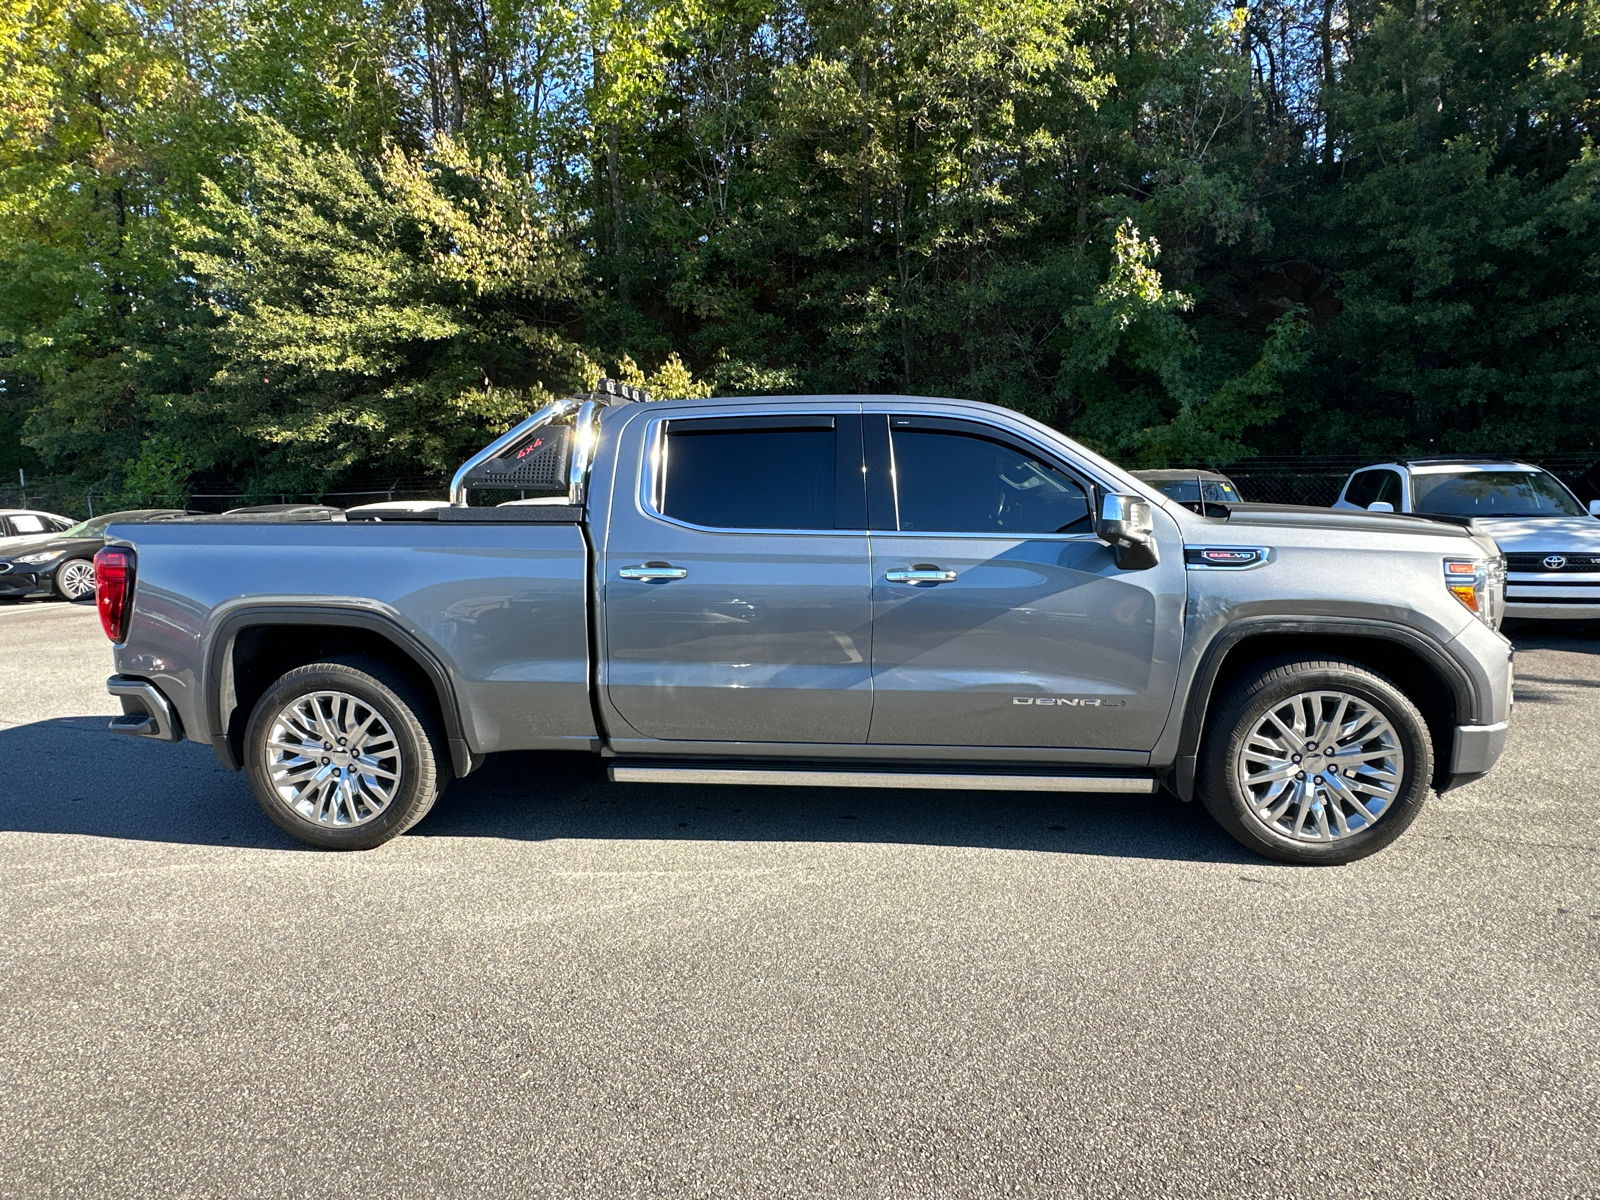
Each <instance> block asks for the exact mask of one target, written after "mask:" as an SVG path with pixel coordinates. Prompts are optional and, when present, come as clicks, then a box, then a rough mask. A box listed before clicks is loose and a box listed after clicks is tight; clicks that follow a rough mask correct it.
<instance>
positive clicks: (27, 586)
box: [0, 571, 50, 596]
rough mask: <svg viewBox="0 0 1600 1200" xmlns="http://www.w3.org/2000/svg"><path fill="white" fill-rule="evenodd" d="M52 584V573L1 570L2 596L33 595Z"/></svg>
mask: <svg viewBox="0 0 1600 1200" xmlns="http://www.w3.org/2000/svg"><path fill="white" fill-rule="evenodd" d="M49 586H50V573H49V572H48V571H46V572H44V573H43V574H40V573H38V572H35V571H5V572H0V596H31V595H33V593H35V592H37V591H40V590H42V589H44V588H48V587H49Z"/></svg>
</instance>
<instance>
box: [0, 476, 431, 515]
mask: <svg viewBox="0 0 1600 1200" xmlns="http://www.w3.org/2000/svg"><path fill="white" fill-rule="evenodd" d="M362 482H364V483H366V484H367V486H365V487H347V488H345V489H343V490H341V491H335V492H263V491H249V492H246V491H242V490H240V489H239V488H238V487H236V486H235V487H230V486H228V485H227V484H201V485H198V486H197V487H196V488H195V489H194V490H193V491H191V492H188V493H180V494H176V495H158V496H150V497H147V498H146V501H147V502H146V503H142V504H140V505H139V507H141V508H186V509H188V510H189V511H191V512H207V513H219V512H226V511H227V510H228V509H230V508H243V507H245V506H246V505H254V504H332V505H335V506H337V507H339V508H354V507H355V506H356V505H358V504H374V503H377V502H378V501H380V500H442V499H444V498H445V494H446V491H447V489H448V486H449V484H448V482H447V481H446V480H444V479H433V478H429V477H426V476H407V477H403V478H399V479H388V480H381V481H379V480H365V481H362ZM129 507H132V505H130V504H129V503H127V497H126V496H125V495H124V494H123V493H122V491H121V489H120V488H109V487H107V488H82V487H76V486H73V485H72V484H71V483H70V482H68V481H66V480H62V479H56V478H52V477H50V476H45V477H42V478H37V479H35V478H29V479H28V480H27V483H26V485H23V484H20V483H18V484H7V485H0V508H36V509H43V510H44V511H45V512H50V513H55V514H56V515H57V516H63V517H72V518H74V519H75V520H80V521H81V520H83V519H85V518H87V517H93V516H96V515H99V516H104V515H105V514H106V513H108V512H116V511H118V510H119V509H126V508H129Z"/></svg>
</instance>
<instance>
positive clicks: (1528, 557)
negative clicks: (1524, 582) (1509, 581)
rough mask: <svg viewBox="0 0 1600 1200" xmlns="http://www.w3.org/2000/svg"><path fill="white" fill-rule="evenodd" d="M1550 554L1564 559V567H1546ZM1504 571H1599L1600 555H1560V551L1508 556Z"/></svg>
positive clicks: (1551, 572) (1552, 572)
mask: <svg viewBox="0 0 1600 1200" xmlns="http://www.w3.org/2000/svg"><path fill="white" fill-rule="evenodd" d="M1552 554H1556V555H1559V556H1560V557H1561V558H1564V559H1566V560H1567V561H1566V565H1565V566H1560V567H1547V566H1545V565H1544V560H1545V559H1547V558H1549V557H1551V555H1552ZM1506 570H1508V571H1540V572H1548V573H1549V574H1552V575H1554V574H1557V573H1558V572H1561V571H1600V554H1561V552H1560V551H1551V550H1547V551H1545V552H1544V553H1543V554H1508V555H1506Z"/></svg>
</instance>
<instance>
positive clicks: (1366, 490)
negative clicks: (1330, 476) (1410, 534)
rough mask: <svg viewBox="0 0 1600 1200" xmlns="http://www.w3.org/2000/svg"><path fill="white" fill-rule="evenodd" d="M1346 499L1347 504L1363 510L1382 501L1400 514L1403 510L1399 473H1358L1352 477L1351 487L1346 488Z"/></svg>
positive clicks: (1379, 471) (1386, 471) (1385, 471)
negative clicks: (1392, 506)
mask: <svg viewBox="0 0 1600 1200" xmlns="http://www.w3.org/2000/svg"><path fill="white" fill-rule="evenodd" d="M1344 498H1345V500H1346V502H1347V503H1350V504H1354V505H1357V506H1359V507H1361V508H1366V507H1367V506H1368V505H1370V504H1376V503H1377V502H1378V501H1380V500H1381V501H1383V502H1384V503H1385V504H1392V505H1394V510H1395V512H1399V511H1400V509H1401V503H1400V476H1399V473H1398V472H1395V471H1388V470H1378V471H1358V472H1356V474H1355V475H1353V476H1352V477H1351V479H1350V483H1349V486H1348V487H1346V488H1345V491H1344Z"/></svg>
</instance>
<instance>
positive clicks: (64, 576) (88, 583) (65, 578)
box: [55, 558, 94, 603]
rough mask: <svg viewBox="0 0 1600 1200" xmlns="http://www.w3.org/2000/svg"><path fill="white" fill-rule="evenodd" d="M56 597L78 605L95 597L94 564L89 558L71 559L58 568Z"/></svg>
mask: <svg viewBox="0 0 1600 1200" xmlns="http://www.w3.org/2000/svg"><path fill="white" fill-rule="evenodd" d="M55 590H56V595H58V596H60V597H61V598H62V599H63V600H67V601H70V602H72V603H77V602H78V601H80V600H88V599H91V598H92V597H93V596H94V564H93V563H92V562H90V561H89V560H88V559H87V558H69V559H67V561H66V562H64V563H62V564H61V565H60V566H59V567H57V568H56V582H55Z"/></svg>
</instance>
